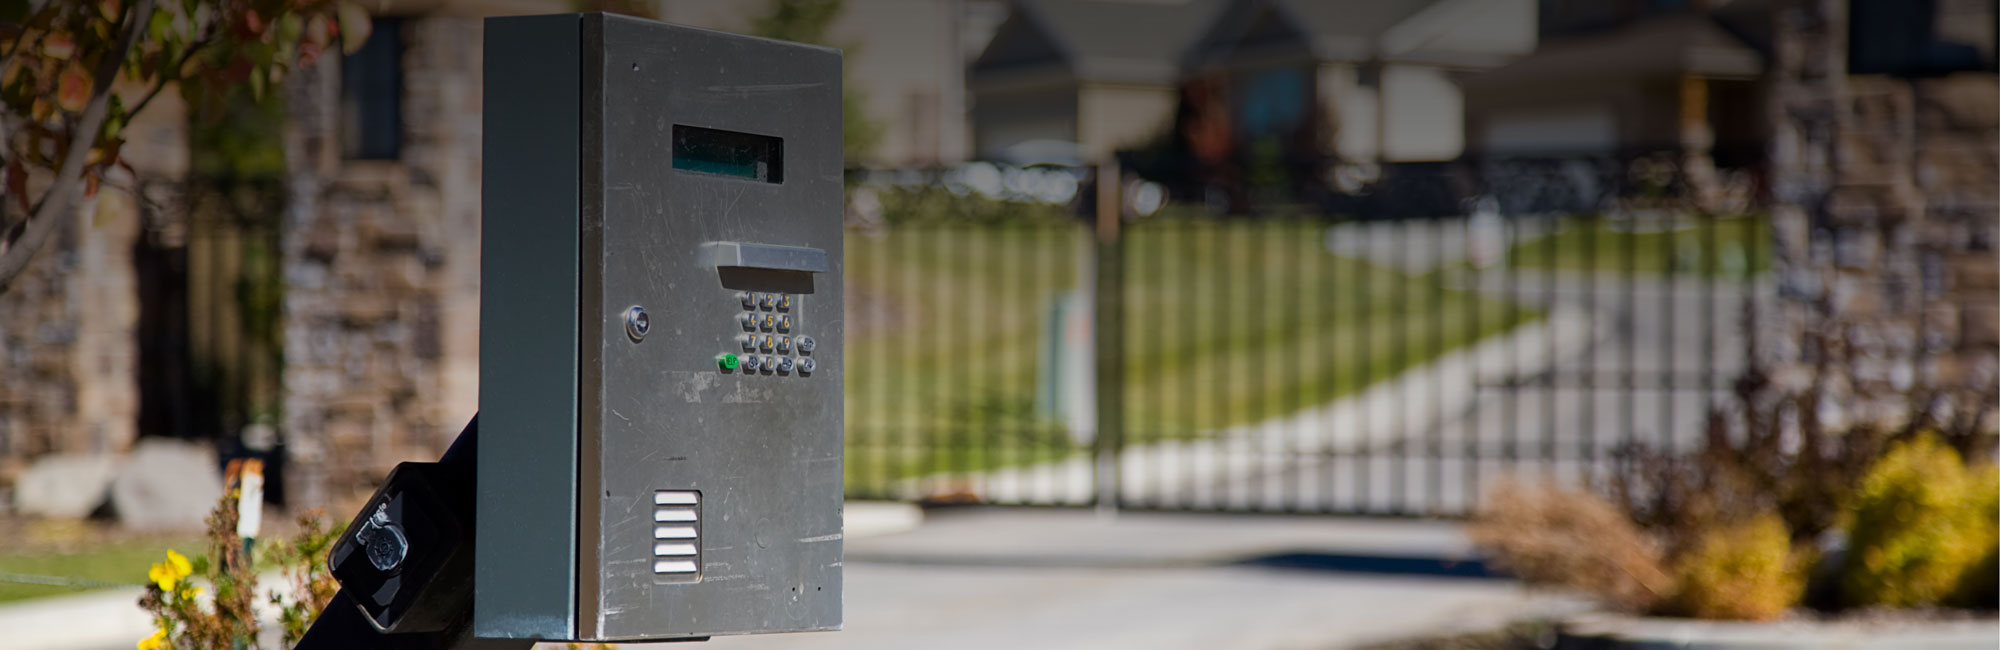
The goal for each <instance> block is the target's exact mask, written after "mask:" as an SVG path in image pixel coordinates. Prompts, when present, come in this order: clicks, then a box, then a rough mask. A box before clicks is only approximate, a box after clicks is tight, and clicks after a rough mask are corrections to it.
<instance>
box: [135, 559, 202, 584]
mask: <svg viewBox="0 0 2000 650" xmlns="http://www.w3.org/2000/svg"><path fill="white" fill-rule="evenodd" d="M191 573H194V567H193V566H192V565H190V564H188V559H187V556H185V555H181V554H180V553H177V552H174V551H167V561H165V562H161V563H159V564H155V565H153V568H151V569H147V570H146V578H147V579H149V580H152V581H153V584H156V585H159V586H160V591H173V590H174V584H175V583H178V582H180V581H181V579H182V578H186V577H188V574H191Z"/></svg>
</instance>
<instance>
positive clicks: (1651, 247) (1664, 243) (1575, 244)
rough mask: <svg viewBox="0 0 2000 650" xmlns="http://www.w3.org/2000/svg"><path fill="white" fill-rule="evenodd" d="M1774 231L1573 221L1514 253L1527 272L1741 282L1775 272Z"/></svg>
mask: <svg viewBox="0 0 2000 650" xmlns="http://www.w3.org/2000/svg"><path fill="white" fill-rule="evenodd" d="M1770 230H1771V222H1770V219H1769V218H1768V217H1765V216H1763V215H1753V216H1734V217H1698V216H1689V217H1685V218H1681V219H1678V220H1674V221H1672V222H1671V223H1664V222H1662V221H1660V220H1649V221H1638V222H1623V221H1614V220H1611V219H1607V218H1603V217H1568V218H1564V219H1563V220H1562V226H1561V230H1560V231H1559V232H1558V233H1557V234H1556V235H1555V236H1553V237H1543V238H1539V239H1534V240H1530V241H1525V242H1522V243H1520V244H1518V245H1515V246H1514V247H1513V249H1512V252H1513V256H1514V264H1516V265H1517V267H1518V268H1524V269H1548V268H1555V269H1562V270H1567V271H1584V270H1596V271H1606V272H1621V273H1622V272H1625V271H1628V270H1629V271H1633V272H1637V273H1682V274H1694V275H1714V276H1718V277H1739V276H1742V275H1744V274H1746V273H1759V272H1762V271H1764V270H1766V269H1769V268H1770V267H1771V238H1770Z"/></svg>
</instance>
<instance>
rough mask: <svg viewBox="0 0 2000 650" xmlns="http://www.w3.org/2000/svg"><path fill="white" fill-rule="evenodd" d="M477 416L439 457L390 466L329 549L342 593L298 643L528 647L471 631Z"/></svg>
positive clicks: (462, 649) (490, 649) (306, 647)
mask: <svg viewBox="0 0 2000 650" xmlns="http://www.w3.org/2000/svg"><path fill="white" fill-rule="evenodd" d="M478 446H479V418H478V416H476V415H475V416H473V418H472V422H470V423H467V424H466V425H465V430H464V431H462V432H460V433H459V434H458V438H457V439H456V440H453V441H452V443H451V448H450V449H447V450H445V452H444V456H443V457H441V458H439V459H438V461H437V462H435V463H403V464H400V465H397V466H396V469H395V471H393V472H390V473H389V478H388V480H387V481H386V482H384V483H383V485H382V487H381V489H378V490H376V491H375V495H374V496H372V497H369V499H368V503H367V505H364V506H362V508H361V512H360V513H358V514H356V515H355V518H354V521H353V523H351V524H349V525H348V527H347V532H345V533H343V534H342V535H341V537H340V539H339V540H337V541H335V542H334V544H333V548H332V550H331V551H330V552H329V553H328V555H327V565H328V566H329V567H331V571H332V573H333V577H334V579H336V580H338V581H340V592H339V593H336V594H334V597H333V600H332V601H331V602H328V603H327V606H326V610H325V611H323V612H321V613H320V616H319V619H318V620H315V621H313V625H312V629H310V630H307V631H306V636H305V638H303V639H300V640H299V644H298V645H297V646H296V648H297V649H298V650H334V649H340V650H347V649H350V648H382V649H385V650H447V649H448V650H527V649H529V648H532V647H534V644H535V642H534V641H529V640H522V639H480V638H475V637H473V636H472V554H473V545H474V543H475V540H474V535H473V534H472V531H473V523H474V513H475V512H476V509H475V508H474V500H475V498H476V495H477V493H478V482H477V474H476V472H474V471H473V470H474V467H475V466H476V464H477V459H478Z"/></svg>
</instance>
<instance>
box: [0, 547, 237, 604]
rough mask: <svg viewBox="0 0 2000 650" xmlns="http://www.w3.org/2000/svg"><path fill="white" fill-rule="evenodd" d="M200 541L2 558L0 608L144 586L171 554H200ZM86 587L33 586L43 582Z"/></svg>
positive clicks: (3, 555) (4, 554)
mask: <svg viewBox="0 0 2000 650" xmlns="http://www.w3.org/2000/svg"><path fill="white" fill-rule="evenodd" d="M204 548H205V547H204V546H203V545H202V543H201V541H200V540H196V539H192V538H190V539H183V540H164V539H154V540H144V541H121V542H111V543H106V544H100V545H90V546H86V547H84V548H77V549H65V550H60V551H57V550H36V551H26V552H11V551H10V552H0V574H4V575H0V602H5V601H12V600H24V599H28V598H41V597H45V596H60V595H63V594H72V593H77V592H80V591H84V590H87V589H90V588H96V587H101V586H106V585H113V584H116V585H135V586H136V585H143V584H145V583H146V568H147V567H150V566H152V565H153V564H154V563H156V562H160V561H162V560H164V559H166V557H167V549H174V550H177V551H180V552H182V553H189V554H192V553H197V552H201V551H202V550H203V549H204ZM45 577H49V578H59V579H61V580H57V581H52V582H68V583H82V585H83V586H61V585H45V584H31V583H29V582H26V581H39V580H40V579H41V578H45Z"/></svg>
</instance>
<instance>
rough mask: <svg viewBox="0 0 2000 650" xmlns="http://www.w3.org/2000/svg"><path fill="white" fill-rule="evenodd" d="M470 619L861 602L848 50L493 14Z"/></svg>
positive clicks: (517, 625) (665, 633)
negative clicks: (847, 490) (845, 125)
mask: <svg viewBox="0 0 2000 650" xmlns="http://www.w3.org/2000/svg"><path fill="white" fill-rule="evenodd" d="M485 48H486V71H485V79H486V83H485V93H486V96H485V103H484V106H485V124H486V128H485V161H484V171H483V173H484V179H483V180H484V190H483V191H484V196H483V200H484V206H483V210H484V216H483V223H484V232H483V235H482V237H483V247H484V248H483V250H484V257H483V261H482V265H483V268H482V273H481V275H482V301H481V307H480V309H481V316H480V318H481V332H480V336H481V339H480V346H481V352H480V369H479V372H480V409H481V412H480V427H481V430H480V438H479V448H478V450H477V454H478V499H477V501H478V503H477V515H478V517H477V520H476V522H475V524H474V525H475V526H476V528H477V539H478V540H479V542H478V545H477V547H476V548H475V549H474V551H475V562H474V567H473V576H474V594H473V600H474V604H473V631H474V633H475V634H476V635H477V636H481V637H496V638H517V639H538V640H579V641H642V640H673V639H691V638H701V637H708V636H713V635H723V634H751V633H764V632H788V631H806V630H828V629H837V628H838V627H839V626H840V621H841V544H842V542H841V539H842V533H841V479H842V462H843V461H842V455H841V454H842V441H841V427H842V419H843V418H842V411H841V409H842V402H841V395H842V388H843V376H844V372H843V370H844V367H845V363H844V354H843V352H844V351H843V349H842V345H841V340H842V326H843V319H842V316H841V308H842V283H841V270H842V268H841V267H842V263H841V255H842V242H841V233H842V226H841V216H842V209H841V208H842V206H841V197H842V189H841V184H842V166H841V151H840V149H841V146H840V145H841V141H840V137H841V136H840V121H841V120H840V111H841V108H840V92H841V91H840V88H841V81H840V72H841V63H840V53H839V52H838V51H835V50H831V49H827V48H821V47H814V46H806V45H798V44H792V43H783V42H778V41H771V40H764V39H758V38H751V37H745V36H737V35H732V34H724V33H718V32H712V31H706V30H700V29H693V28H687V27H679V26H672V25H665V24H661V23H655V22H650V21H645V20H640V19H634V18H627V17H620V16H607V15H600V14H590V15H571V16H535V17H510V18H494V19H488V20H487V22H486V36H485Z"/></svg>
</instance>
